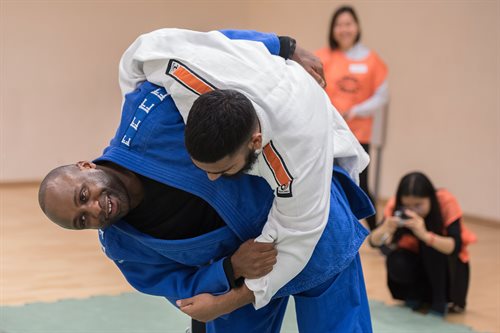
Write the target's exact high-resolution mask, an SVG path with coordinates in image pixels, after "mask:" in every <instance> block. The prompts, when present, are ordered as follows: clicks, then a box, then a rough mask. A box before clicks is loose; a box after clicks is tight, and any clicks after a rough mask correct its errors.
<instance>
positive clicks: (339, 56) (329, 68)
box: [316, 47, 387, 143]
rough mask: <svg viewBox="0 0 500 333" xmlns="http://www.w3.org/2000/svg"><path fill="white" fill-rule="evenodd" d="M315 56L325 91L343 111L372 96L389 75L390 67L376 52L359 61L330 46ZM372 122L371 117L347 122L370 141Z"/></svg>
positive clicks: (357, 133) (362, 139) (358, 134)
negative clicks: (323, 75)
mask: <svg viewBox="0 0 500 333" xmlns="http://www.w3.org/2000/svg"><path fill="white" fill-rule="evenodd" d="M316 55H317V56H318V57H319V58H320V59H321V62H322V63H323V70H324V73H325V80H326V83H327V86H326V88H325V91H326V93H327V94H328V96H329V97H330V101H331V102H332V104H333V105H334V106H335V107H336V108H337V110H338V111H339V112H340V113H341V114H342V113H345V112H347V111H349V110H350V109H351V108H352V107H353V106H354V105H357V104H360V103H362V102H364V101H366V100H367V99H368V98H370V97H371V96H372V95H373V94H374V93H375V91H376V90H377V88H378V87H379V86H380V85H381V84H382V83H383V82H384V81H385V80H386V78H387V66H386V65H385V63H384V62H383V61H382V59H380V57H379V56H378V55H377V54H376V53H375V52H373V51H370V52H369V53H368V55H367V56H366V57H365V58H364V59H360V60H352V59H349V58H348V57H347V56H346V55H345V54H344V52H342V51H339V50H335V51H332V50H331V49H330V48H329V47H325V48H322V49H320V50H318V51H316ZM372 123H373V117H371V116H370V117H355V118H354V119H352V120H349V121H347V124H348V125H349V128H350V129H351V131H352V132H353V133H354V135H355V136H356V138H357V139H358V140H359V142H361V143H370V139H371V135H372Z"/></svg>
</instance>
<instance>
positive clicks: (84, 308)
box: [0, 293, 477, 333]
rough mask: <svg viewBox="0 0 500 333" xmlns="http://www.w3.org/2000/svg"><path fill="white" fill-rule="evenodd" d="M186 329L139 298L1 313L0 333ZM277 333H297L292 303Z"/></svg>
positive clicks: (387, 317) (378, 332) (412, 317)
mask: <svg viewBox="0 0 500 333" xmlns="http://www.w3.org/2000/svg"><path fill="white" fill-rule="evenodd" d="M370 310H371V316H372V324H373V331H374V332H375V333H440V332H443V333H473V332H474V333H477V331H474V330H472V329H470V328H469V327H466V326H463V325H458V324H451V323H448V322H446V321H444V320H442V319H441V318H438V317H434V316H431V315H422V314H419V313H414V312H412V311H411V310H409V309H407V308H404V307H398V306H387V305H384V304H383V303H381V302H378V301H370ZM189 323H190V320H189V317H188V316H186V315H184V314H183V313H181V312H180V311H178V310H177V309H175V308H174V307H173V306H172V305H170V304H169V303H168V302H167V301H166V300H165V299H163V298H161V297H152V296H147V295H143V294H139V293H125V294H121V295H118V296H98V297H91V298H87V299H81V300H74V299H71V300H63V301H59V302H55V303H33V304H27V305H22V306H3V307H0V333H184V332H185V330H186V328H187V327H188V326H189ZM281 332H282V333H295V332H298V330H297V325H296V322H295V312H294V306H293V300H292V299H291V300H290V302H289V305H288V309H287V313H286V316H285V320H284V323H283V326H282V329H281ZM318 333H319V332H318Z"/></svg>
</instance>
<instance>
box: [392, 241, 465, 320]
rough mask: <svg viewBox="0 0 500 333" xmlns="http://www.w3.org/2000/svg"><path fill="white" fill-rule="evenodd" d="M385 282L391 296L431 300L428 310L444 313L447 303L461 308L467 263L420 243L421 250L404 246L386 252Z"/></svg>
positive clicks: (404, 298) (403, 298)
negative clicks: (407, 248) (415, 250)
mask: <svg viewBox="0 0 500 333" xmlns="http://www.w3.org/2000/svg"><path fill="white" fill-rule="evenodd" d="M386 264H387V284H388V286H389V290H390V291H391V294H392V297H393V298H395V299H399V300H403V301H408V300H412V301H421V302H426V303H430V304H431V310H433V311H436V312H439V313H445V312H446V309H447V303H448V302H453V303H455V304H457V305H459V306H461V307H463V308H465V305H466V298H467V290H468V285H469V264H468V263H463V262H462V261H460V259H459V258H458V256H456V255H454V256H449V255H445V254H443V253H441V252H439V251H436V250H434V249H433V248H431V247H428V246H425V245H424V244H423V243H421V244H420V253H419V254H415V253H413V252H411V251H408V250H404V249H397V250H394V251H392V252H391V253H390V254H389V255H388V256H387V262H386Z"/></svg>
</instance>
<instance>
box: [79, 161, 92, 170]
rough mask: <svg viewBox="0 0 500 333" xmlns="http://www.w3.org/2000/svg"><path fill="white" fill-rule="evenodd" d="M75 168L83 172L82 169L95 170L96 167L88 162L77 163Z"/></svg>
mask: <svg viewBox="0 0 500 333" xmlns="http://www.w3.org/2000/svg"><path fill="white" fill-rule="evenodd" d="M76 166H77V167H78V168H79V169H80V170H84V169H95V168H96V165H95V164H94V163H92V162H89V161H79V162H77V163H76Z"/></svg>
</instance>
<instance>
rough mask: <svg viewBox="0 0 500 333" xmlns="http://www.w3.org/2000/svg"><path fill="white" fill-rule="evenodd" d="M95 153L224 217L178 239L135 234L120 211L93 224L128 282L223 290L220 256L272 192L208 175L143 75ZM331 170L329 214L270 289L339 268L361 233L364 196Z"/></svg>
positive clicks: (176, 292)
mask: <svg viewBox="0 0 500 333" xmlns="http://www.w3.org/2000/svg"><path fill="white" fill-rule="evenodd" d="M153 104H154V105H153ZM151 105H153V107H151V108H149V106H151ZM145 106H147V108H146V107H145ZM145 108H146V109H148V110H149V111H148V112H147V113H146V112H145V111H144V109H145ZM138 123H139V125H137V124H138ZM97 161H110V162H113V163H116V164H118V165H121V166H123V167H125V168H127V169H129V170H131V171H134V172H136V173H138V174H141V175H143V176H145V177H149V178H151V179H154V180H156V181H159V182H162V183H164V184H167V185H169V186H173V187H176V188H179V189H181V190H184V191H187V192H190V193H192V194H195V195H197V196H199V197H201V198H203V199H204V200H206V201H207V202H208V203H209V204H210V205H211V206H212V207H213V208H214V209H215V210H216V211H217V212H218V213H219V215H220V216H221V217H222V218H223V220H224V221H225V222H226V224H227V226H225V227H222V228H219V229H217V230H215V231H212V232H210V233H207V234H204V235H201V236H198V237H195V238H191V239H183V240H163V239H156V238H153V237H151V236H149V235H146V234H143V233H141V232H139V231H137V230H136V229H135V228H133V227H132V226H130V225H129V224H127V222H126V217H125V219H124V220H122V221H119V222H117V223H115V224H113V225H111V226H109V227H108V228H105V229H103V230H99V240H100V242H101V244H102V248H103V250H104V252H105V253H106V255H107V256H108V257H109V258H110V259H112V260H113V261H114V262H115V264H116V265H117V266H118V268H119V269H120V270H121V271H122V273H123V275H124V276H125V278H126V279H127V280H128V282H129V283H130V284H131V285H132V286H133V287H135V288H136V289H137V290H139V291H141V292H144V293H146V294H151V295H158V296H164V297H166V298H167V299H169V300H170V301H171V302H175V301H176V300H178V299H182V298H187V297H191V296H194V295H197V294H200V293H212V294H220V293H225V292H227V291H228V290H229V288H230V287H229V283H228V281H227V278H226V276H225V273H224V269H223V267H222V261H223V259H224V258H225V257H226V256H228V255H231V254H232V253H234V251H236V249H237V248H238V246H239V245H240V244H241V243H242V242H243V241H245V240H247V239H250V238H255V237H256V236H258V235H259V234H260V232H261V230H262V227H263V225H264V223H265V222H266V219H267V214H268V212H269V209H270V207H271V205H272V201H273V199H274V194H273V192H272V190H271V189H270V187H269V186H268V185H267V183H266V182H265V181H264V180H263V179H262V178H259V177H255V176H249V175H244V176H241V177H239V178H237V179H228V178H224V177H222V178H219V179H218V180H217V181H215V182H212V181H210V180H208V178H207V176H206V174H205V173H204V172H203V171H201V170H199V169H198V168H196V167H195V166H194V164H193V163H192V162H191V159H190V158H189V155H188V153H187V151H186V150H185V147H184V123H183V120H182V117H181V115H180V113H179V112H178V111H177V109H176V107H175V104H174V102H173V100H172V98H171V97H170V96H169V95H168V94H167V92H166V91H165V90H164V88H161V87H158V86H155V85H153V84H151V83H149V82H146V83H144V84H142V85H141V86H140V87H139V88H138V89H137V90H136V91H134V92H133V93H131V94H129V95H127V96H126V101H125V103H124V107H123V113H122V118H121V123H120V127H119V128H118V131H117V133H116V135H115V137H114V139H113V140H112V141H111V143H110V145H109V147H107V148H106V149H105V151H104V154H103V155H102V156H101V157H100V158H98V159H97ZM332 174H333V177H332V187H331V199H330V217H329V221H328V224H327V226H326V228H325V231H324V232H323V235H322V237H321V239H320V241H319V243H318V244H317V246H316V248H315V250H314V252H313V255H312V257H311V260H310V261H309V263H308V264H307V265H306V267H305V268H304V270H303V271H302V272H301V273H300V274H299V275H297V276H296V277H295V278H294V279H293V280H292V281H290V282H289V283H288V284H287V285H285V286H284V287H283V288H281V289H280V290H279V291H278V293H277V294H276V296H275V297H279V296H285V295H290V294H295V293H299V292H302V291H305V290H308V289H310V288H312V287H315V286H317V285H319V284H320V283H323V282H325V281H326V280H328V279H330V278H332V277H333V276H335V275H336V274H338V273H339V272H341V271H342V270H343V269H344V268H345V267H346V266H347V265H349V263H350V262H351V261H352V260H353V258H354V257H355V255H356V254H357V252H358V249H359V247H360V245H361V244H362V242H363V240H364V239H365V237H366V236H367V234H368V231H367V230H366V229H365V228H364V227H363V226H362V225H361V224H360V223H359V222H358V219H361V218H363V217H365V216H367V215H370V214H372V213H373V207H372V205H371V203H370V201H369V200H368V198H367V197H366V195H365V194H364V192H362V191H361V190H360V189H359V187H358V186H357V185H356V184H355V183H354V182H353V181H352V180H351V179H350V178H349V176H348V175H347V174H346V173H345V172H344V171H343V170H342V169H340V168H337V167H335V168H334V169H333V173H332ZM165 204H166V205H168V202H166V203H165Z"/></svg>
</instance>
